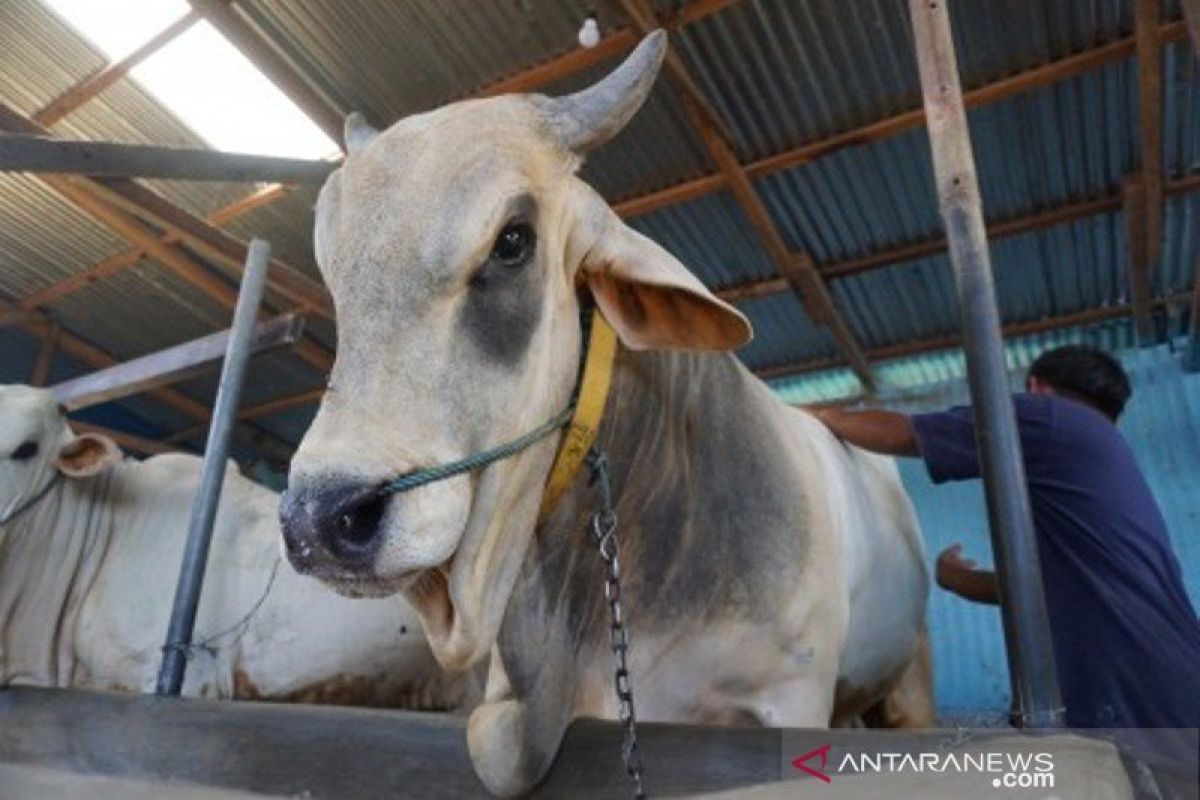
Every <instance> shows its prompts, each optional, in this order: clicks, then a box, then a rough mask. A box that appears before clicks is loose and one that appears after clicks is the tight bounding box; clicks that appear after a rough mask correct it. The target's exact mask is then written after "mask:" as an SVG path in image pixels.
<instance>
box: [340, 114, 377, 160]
mask: <svg viewBox="0 0 1200 800" xmlns="http://www.w3.org/2000/svg"><path fill="white" fill-rule="evenodd" d="M378 135H379V131H377V130H376V129H375V128H373V127H371V123H369V122H367V118H366V117H364V116H363V115H362V114H360V113H358V112H357V111H352V112H350V113H349V114H347V115H346V127H345V130H344V132H343V134H342V138H343V139H345V141H346V152H347V153H348V154H350V155H354V154H355V153H357V152H358V151H359V150H362V149H363V148H364V147H366V146H367V145H369V144H370V143H371V140H372V139H374V138H375V137H376V136H378Z"/></svg>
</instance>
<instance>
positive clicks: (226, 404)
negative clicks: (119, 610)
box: [156, 239, 271, 695]
mask: <svg viewBox="0 0 1200 800" xmlns="http://www.w3.org/2000/svg"><path fill="white" fill-rule="evenodd" d="M270 254H271V246H270V244H268V243H267V242H264V241H262V240H261V239H254V240H252V241H251V242H250V248H249V252H248V253H247V256H246V269H245V272H244V273H243V274H242V287H241V291H240V292H239V293H238V300H237V307H236V308H235V309H234V312H233V327H232V328H231V330H230V334H229V345H228V348H227V349H226V351H225V362H224V364H223V365H222V366H221V382H220V384H219V386H218V388H217V402H216V404H215V405H214V407H213V416H212V423H211V425H210V427H209V430H208V443H207V445H206V447H205V449H204V471H203V473H202V475H201V478H200V489H199V491H198V492H197V493H196V499H195V501H194V503H193V504H192V516H191V521H190V523H189V524H188V538H187V543H186V544H185V546H184V551H183V564H182V566H181V567H180V569H179V583H178V584H177V585H176V587H175V604H174V606H173V607H172V609H171V623H170V626H169V627H168V629H167V641H166V644H164V645H163V660H162V668H161V669H160V670H159V673H158V685H157V688H156V692H157V694H160V695H178V694H179V691H180V689H181V688H182V687H183V674H184V670H185V669H186V668H187V651H188V648H189V647H191V644H192V629H193V627H194V626H195V624H196V609H197V608H198V607H199V605H200V589H201V587H202V586H203V585H204V569H205V566H206V565H207V562H208V546H209V544H210V542H211V541H212V532H213V523H214V522H215V521H216V518H217V506H218V504H219V502H220V500H221V484H222V482H223V481H224V479H225V469H226V459H227V458H228V457H229V439H230V434H232V432H233V426H234V423H235V421H236V416H237V408H238V404H239V403H240V401H241V396H242V379H243V378H244V377H245V374H246V364H247V362H248V361H249V359H250V350H251V343H252V341H253V338H254V324H255V320H256V319H257V317H258V307H259V304H260V303H261V301H262V296H263V286H264V285H265V283H266V277H267V265H268V262H269V261H270Z"/></svg>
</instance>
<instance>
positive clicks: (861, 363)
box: [619, 0, 875, 393]
mask: <svg viewBox="0 0 1200 800" xmlns="http://www.w3.org/2000/svg"><path fill="white" fill-rule="evenodd" d="M619 2H620V4H621V7H622V8H623V9H624V10H625V14H626V16H628V17H629V19H630V21H631V22H632V23H633V26H634V28H635V29H636V30H638V32H639V33H641V34H642V35H646V34H648V33H650V32H651V30H653V29H654V27H656V26H657V19H656V18H655V16H654V12H653V9H652V8H651V7H650V5H649V3H648V2H647V0H619ZM665 63H666V66H667V72H668V74H669V75H670V76H671V78H672V80H673V81H674V82H675V84H676V86H677V88H678V90H679V92H680V95H681V99H682V101H683V107H684V109H685V111H686V112H687V114H688V117H689V119H690V120H691V122H692V125H693V126H694V127H695V129H696V131H697V132H698V133H699V134H700V138H701V140H702V141H703V142H704V146H705V147H706V148H707V150H708V153H709V156H710V157H711V158H712V159H713V161H714V162H715V163H716V165H717V167H718V169H719V170H720V172H721V175H722V176H723V177H724V179H725V183H726V185H727V186H728V187H729V189H730V191H731V192H732V193H733V196H734V199H735V200H736V201H737V203H738V205H739V206H740V207H741V209H742V211H743V212H744V213H745V214H746V217H747V219H748V220H749V221H750V225H751V227H752V228H753V229H754V231H755V233H756V234H757V236H758V238H759V241H760V242H761V243H762V245H763V247H764V248H765V249H766V252H767V255H768V256H769V257H770V259H771V261H772V262H773V263H774V265H775V269H776V270H777V271H778V272H779V273H780V274H781V275H782V276H783V278H784V279H785V280H786V281H787V283H788V285H789V286H790V287H791V288H792V289H793V291H795V292H796V295H797V296H798V297H799V298H800V301H801V303H802V304H803V305H804V307H805V309H806V310H807V312H808V315H809V316H810V317H811V318H812V320H813V321H814V322H815V323H816V324H818V325H821V326H824V327H826V328H828V329H829V332H830V334H831V335H832V336H833V339H834V342H835V343H836V344H837V347H838V349H839V350H840V351H841V352H842V354H843V355H844V356H845V357H846V361H847V362H848V363H849V364H850V366H851V368H852V369H853V370H854V373H855V374H856V375H857V376H858V378H859V380H860V381H861V382H862V384H863V387H864V389H865V391H866V392H868V393H870V392H873V391H874V387H875V378H874V376H873V375H872V374H871V367H870V364H868V363H867V359H866V357H865V356H864V355H863V351H862V348H861V347H860V346H859V344H858V341H857V340H856V339H855V337H854V333H853V332H852V331H851V330H850V326H849V325H848V324H847V323H846V320H845V318H844V317H843V316H842V315H841V313H840V312H839V311H838V309H837V307H836V305H835V304H834V302H833V298H832V297H831V296H830V294H829V290H828V288H827V287H826V286H825V283H824V281H822V279H821V276H820V275H819V274H818V273H817V271H816V269H815V267H814V266H813V262H812V259H811V258H809V257H808V256H806V255H803V254H799V253H793V252H792V250H791V248H790V247H789V246H788V244H787V242H786V241H784V238H783V235H782V234H781V233H780V232H779V229H778V228H777V227H776V225H775V222H774V220H773V219H771V215H770V212H769V211H768V210H767V207H766V205H765V204H764V203H763V201H762V198H761V197H759V196H758V192H756V191H755V189H754V186H753V185H752V184H751V182H750V178H749V177H748V176H747V175H746V171H745V169H744V168H743V166H742V164H741V162H740V161H739V160H738V157H737V154H736V153H735V152H734V149H733V145H732V139H731V137H730V135H729V132H728V130H727V129H726V128H725V126H724V124H723V123H722V122H721V120H720V118H719V117H718V116H717V114H716V112H715V111H714V110H713V108H712V106H711V105H710V104H709V103H708V101H707V99H706V98H705V97H704V95H703V93H702V92H701V91H700V89H699V87H698V86H697V84H696V82H695V81H694V80H693V79H692V76H691V74H690V73H689V72H688V69H687V67H686V65H684V63H683V60H682V59H681V58H680V57H679V55H678V53H676V52H675V51H674V50H673V49H672V48H671V47H670V46H668V49H667V54H666V58H665Z"/></svg>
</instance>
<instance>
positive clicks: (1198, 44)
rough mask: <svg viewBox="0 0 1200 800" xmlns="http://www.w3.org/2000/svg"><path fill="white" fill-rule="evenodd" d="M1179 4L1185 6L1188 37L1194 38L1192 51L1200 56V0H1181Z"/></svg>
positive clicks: (1184, 15) (1184, 16)
mask: <svg viewBox="0 0 1200 800" xmlns="http://www.w3.org/2000/svg"><path fill="white" fill-rule="evenodd" d="M1179 5H1180V6H1181V7H1182V8H1183V21H1184V22H1185V23H1187V29H1188V38H1189V39H1191V40H1192V52H1193V53H1195V55H1196V57H1197V58H1200V0H1179Z"/></svg>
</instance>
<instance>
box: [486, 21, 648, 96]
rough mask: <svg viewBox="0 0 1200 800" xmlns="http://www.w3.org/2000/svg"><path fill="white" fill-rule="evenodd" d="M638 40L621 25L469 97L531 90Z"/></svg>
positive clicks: (612, 55)
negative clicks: (589, 44) (593, 41)
mask: <svg viewBox="0 0 1200 800" xmlns="http://www.w3.org/2000/svg"><path fill="white" fill-rule="evenodd" d="M637 43H638V36H637V34H636V33H634V32H633V31H632V30H630V29H629V28H618V29H617V30H615V31H613V32H612V33H610V34H608V35H607V36H605V37H604V38H603V39H601V40H600V41H599V42H598V43H597V44H596V46H595V47H577V48H575V49H573V50H568V51H567V52H565V53H562V54H560V55H557V56H554V57H552V58H550V59H548V60H546V61H543V62H541V63H540V64H534V65H533V66H532V67H528V68H526V69H523V70H521V71H520V72H518V73H516V74H515V75H510V76H509V77H507V78H501V79H500V80H498V81H495V82H493V83H489V84H486V85H484V86H481V87H479V88H478V89H475V90H473V91H471V92H469V93H468V94H467V97H495V96H496V95H500V94H516V93H521V92H530V91H533V90H534V89H537V88H538V87H540V86H545V85H546V84H548V83H551V82H553V81H556V80H559V79H560V78H565V77H567V76H569V75H574V74H575V73H577V72H582V71H583V70H585V69H588V68H590V67H594V66H596V65H597V64H603V63H604V62H605V61H608V60H609V59H611V58H616V57H617V56H620V55H623V54H624V53H626V52H628V51H630V50H632V49H633V47H634V46H635V45H636V44H637Z"/></svg>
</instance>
